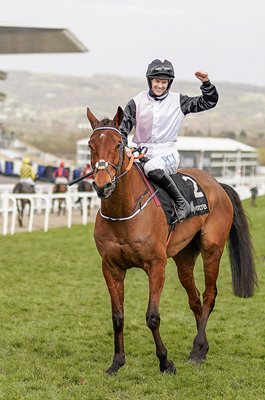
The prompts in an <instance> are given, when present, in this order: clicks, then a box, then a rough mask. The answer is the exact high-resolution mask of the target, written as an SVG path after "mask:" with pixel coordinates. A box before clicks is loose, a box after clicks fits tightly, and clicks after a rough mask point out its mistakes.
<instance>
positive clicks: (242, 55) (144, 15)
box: [0, 0, 265, 86]
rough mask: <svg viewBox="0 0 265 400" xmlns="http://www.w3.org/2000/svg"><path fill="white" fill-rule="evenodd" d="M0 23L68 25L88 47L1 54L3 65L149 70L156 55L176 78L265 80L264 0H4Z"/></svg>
mask: <svg viewBox="0 0 265 400" xmlns="http://www.w3.org/2000/svg"><path fill="white" fill-rule="evenodd" d="M0 8H1V15H0V24H1V23H2V24H3V23H4V24H11V25H16V26H20V25H22V26H39V27H51V28H68V29H70V30H71V31H72V33H74V35H75V36H76V37H77V38H78V39H79V40H80V41H81V42H82V43H83V44H84V45H85V46H86V47H87V48H88V49H89V52H88V53H84V54H82V53H72V54H55V55H50V54H34V55H0V69H1V70H5V71H10V70H24V71H32V72H47V73H56V74H57V73H59V74H64V75H76V76H89V77H91V76H93V75H95V74H108V75H116V76H117V75H118V76H124V77H130V78H134V77H135V78H143V77H145V72H146V68H147V65H148V64H149V63H150V62H151V61H152V60H153V59H155V58H160V59H168V60H170V61H171V62H172V63H173V65H174V67H175V74H176V80H183V81H196V78H195V76H194V73H195V71H197V70H199V69H202V70H204V71H207V72H208V74H209V77H210V79H211V80H212V81H213V82H217V81H218V82H235V83H246V84H254V85H257V86H265V1H264V0H222V1H214V0H189V1H183V0H181V1H180V0H93V1H92V0H45V1H43V0H41V1H40V0H8V1H7V0H0Z"/></svg>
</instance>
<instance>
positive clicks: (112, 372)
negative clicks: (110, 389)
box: [106, 363, 123, 375]
mask: <svg viewBox="0 0 265 400" xmlns="http://www.w3.org/2000/svg"><path fill="white" fill-rule="evenodd" d="M122 366H123V364H122V365H120V364H117V363H113V364H112V365H111V366H110V367H109V368H108V369H106V374H108V375H115V374H117V373H118V371H119V369H120V368H121V367H122Z"/></svg>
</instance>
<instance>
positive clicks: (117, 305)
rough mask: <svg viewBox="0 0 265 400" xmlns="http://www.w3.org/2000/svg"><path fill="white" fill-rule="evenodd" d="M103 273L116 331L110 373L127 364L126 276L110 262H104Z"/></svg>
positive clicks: (108, 370)
mask: <svg viewBox="0 0 265 400" xmlns="http://www.w3.org/2000/svg"><path fill="white" fill-rule="evenodd" d="M102 269H103V274H104V277H105V280H106V284H107V286H108V290H109V294H110V298H111V308H112V322H113V331H114V357H113V362H112V364H111V366H110V367H109V368H108V369H107V370H106V372H107V373H108V374H109V375H112V374H115V373H116V372H118V370H119V369H120V368H121V367H122V366H123V365H124V364H125V353H124V338H123V326H124V309H123V303H124V278H125V271H123V270H121V269H120V268H118V267H117V268H113V267H112V266H110V265H109V264H107V263H105V262H103V265H102Z"/></svg>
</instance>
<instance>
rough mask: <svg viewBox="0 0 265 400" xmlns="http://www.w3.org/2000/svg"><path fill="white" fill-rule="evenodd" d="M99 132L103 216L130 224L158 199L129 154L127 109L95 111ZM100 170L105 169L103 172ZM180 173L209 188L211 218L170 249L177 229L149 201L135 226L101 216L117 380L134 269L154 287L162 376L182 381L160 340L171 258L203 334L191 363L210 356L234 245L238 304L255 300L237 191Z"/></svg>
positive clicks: (94, 149) (200, 175) (187, 224)
mask: <svg viewBox="0 0 265 400" xmlns="http://www.w3.org/2000/svg"><path fill="white" fill-rule="evenodd" d="M87 117H88V119H89V121H90V123H91V126H92V128H93V130H94V132H93V133H92V135H91V137H90V140H89V147H90V151H91V164H92V168H93V170H94V182H93V186H94V189H95V190H96V191H97V194H98V196H99V197H100V198H101V213H102V214H104V215H112V216H113V217H114V218H122V217H124V216H127V215H131V214H132V213H133V211H134V210H136V208H137V207H138V208H139V207H140V203H144V202H146V200H147V199H148V198H149V197H150V191H149V190H147V189H146V184H145V182H144V181H143V179H142V178H141V176H140V175H139V173H138V170H137V167H136V166H135V164H131V163H130V159H129V157H128V155H127V154H126V151H125V145H124V143H123V140H122V136H121V135H120V134H119V132H118V127H119V125H120V124H121V121H122V118H123V111H122V109H121V108H120V107H119V108H118V110H117V113H116V115H115V116H114V119H113V120H109V119H104V120H103V121H98V120H97V118H96V117H95V116H94V115H93V114H92V113H91V111H90V110H89V109H87ZM98 166H100V168H98ZM179 172H181V173H183V174H184V175H188V176H190V177H191V178H192V179H194V181H196V182H197V183H198V185H199V186H200V187H201V188H202V190H203V192H204V193H205V196H206V197H207V200H208V206H209V212H208V213H206V214H203V215H196V216H194V217H193V218H187V219H185V220H184V221H183V222H181V223H180V224H176V225H175V229H174V230H173V231H172V232H171V238H170V242H169V243H168V233H169V225H168V223H167V219H166V216H165V213H164V212H163V210H162V208H161V207H157V206H156V204H155V202H154V200H153V199H152V200H151V201H149V203H148V204H147V206H146V207H145V208H144V209H142V210H141V211H140V212H139V213H138V214H137V215H136V216H135V217H134V218H131V219H129V220H121V221H117V220H116V221H112V220H109V219H105V218H103V217H102V216H101V213H100V212H99V213H98V214H97V217H96V222H95V229H94V238H95V242H96V245H97V249H98V251H99V254H100V255H101V258H102V271H103V275H104V277H105V280H106V284H107V287H108V290H109V294H110V299H111V307H112V320H113V330H114V357H113V361H112V363H111V366H110V367H109V368H108V370H107V373H108V374H113V373H116V372H117V371H118V370H119V369H120V368H121V367H122V366H123V365H124V363H125V352H124V338H123V326H124V279H125V276H126V271H127V269H129V268H133V267H137V268H142V269H143V270H144V271H145V272H146V274H147V276H148V281H149V302H148V307H147V312H146V322H147V325H148V327H149V328H150V330H151V332H152V335H153V338H154V342H155V347H156V355H157V357H158V360H159V366H160V371H161V372H170V373H175V372H176V368H175V365H174V363H173V361H170V360H169V359H168V357H167V349H166V347H165V345H164V343H163V341H162V339H161V336H160V330H159V327H160V314H159V303H160V297H161V293H162V290H163V286H164V281H165V267H166V264H167V258H169V257H172V258H173V259H174V261H175V263H176V265H177V271H178V276H179V280H180V282H181V284H182V286H183V287H184V288H185V290H186V292H187V294H188V300H189V305H190V308H191V310H192V311H193V313H194V316H195V321H196V327H197V333H196V336H195V339H194V341H193V346H192V349H191V352H190V355H189V359H190V360H192V361H193V362H197V363H200V362H202V361H203V360H205V359H206V354H207V352H208V349H209V345H208V341H207V338H206V325H207V321H208V318H209V316H210V314H211V312H212V310H213V308H214V304H215V298H216V295H217V288H216V281H217V277H218V271H219V264H220V259H221V256H222V253H223V251H224V247H225V245H226V243H228V249H229V254H230V264H231V270H232V283H233V290H234V294H235V295H236V296H240V297H250V296H252V295H253V292H254V287H255V285H256V284H257V277H256V271H255V265H254V262H253V249H252V243H251V239H250V235H249V227H248V220H247V217H246V215H245V213H244V210H243V207H242V204H241V201H240V199H239V196H238V194H237V193H236V192H235V190H234V189H233V188H232V187H230V186H228V185H222V184H220V183H219V182H217V181H216V180H215V179H214V178H213V177H212V176H211V175H209V174H208V173H206V172H205V171H201V170H199V169H183V170H179ZM199 253H201V256H202V260H203V268H204V276H205V290H204V293H203V296H202V301H201V298H200V293H199V291H198V289H197V287H196V285H195V279H194V274H193V270H194V266H195V262H196V259H197V257H198V255H199Z"/></svg>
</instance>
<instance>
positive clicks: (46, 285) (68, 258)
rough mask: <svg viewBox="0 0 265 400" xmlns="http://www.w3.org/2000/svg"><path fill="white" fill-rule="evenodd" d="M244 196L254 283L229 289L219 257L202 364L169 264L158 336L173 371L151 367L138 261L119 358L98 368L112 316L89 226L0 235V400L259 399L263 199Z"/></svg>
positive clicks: (263, 365)
mask: <svg viewBox="0 0 265 400" xmlns="http://www.w3.org/2000/svg"><path fill="white" fill-rule="evenodd" d="M248 203H249V202H246V203H245V206H246V208H247V210H248V213H249V215H250V218H251V222H252V231H253V232H252V234H253V242H254V246H255V250H256V264H257V271H258V276H259V280H260V286H259V289H258V290H256V293H255V296H254V297H253V298H251V299H239V298H236V297H234V296H233V294H232V285H231V273H230V267H229V264H228V261H227V256H226V254H225V255H224V257H223V259H222V266H221V270H220V275H219V279H218V291H219V294H218V297H217V301H216V306H215V309H214V312H213V314H212V315H211V318H210V320H209V323H208V330H207V333H208V340H209V344H210V350H209V353H208V358H207V361H206V362H205V363H204V364H203V365H202V366H201V367H198V366H194V365H192V364H190V363H188V362H187V357H188V355H189V352H190V350H191V346H192V341H193V339H194V336H195V322H194V318H193V315H192V313H191V311H190V309H189V307H188V304H187V296H186V293H185V291H184V290H183V289H182V287H181V286H180V284H179V281H178V278H177V274H176V271H175V267H174V264H173V262H172V261H169V262H168V266H167V278H166V283H165V288H164V291H163V295H162V301H161V308H160V312H161V334H162V337H163V340H164V342H165V344H166V346H167V348H168V354H169V358H170V359H173V360H174V362H175V364H176V366H177V369H178V372H177V375H176V376H169V375H166V374H165V375H162V374H160V372H159V368H158V361H157V358H156V356H155V349H154V344H153V340H152V336H151V333H150V331H149V329H148V328H147V327H146V324H145V312H146V307H147V300H148V287H147V278H146V276H145V274H144V273H143V271H141V270H137V269H133V270H130V271H129V272H128V275H127V277H126V296H125V349H126V365H125V366H124V367H123V368H121V370H120V371H119V373H118V375H115V376H112V377H108V376H106V374H105V372H104V371H105V369H106V368H107V367H109V365H110V363H111V360H112V356H113V335H112V321H111V312H110V302H109V295H108V292H107V289H106V286H105V282H104V279H103V276H102V273H101V262H100V258H99V256H98V254H97V251H96V248H95V244H94V241H93V234H92V232H93V225H89V226H88V227H81V226H75V227H73V228H72V229H71V230H68V229H54V230H50V231H49V232H48V233H43V232H34V233H30V234H29V233H25V234H22V233H21V234H16V235H14V236H5V237H0V254H1V256H0V257H1V267H0V268H1V290H0V300H1V301H0V305H1V308H0V321H1V330H0V399H4V400H39V399H46V400H47V399H54V400H55V399H56V400H57V399H58V400H62V399H78V400H82V399H89V400H114V399H115V400H121V399H123V400H127V399H130V400H142V399H148V400H157V399H172V400H173V399H185V400H186V399H196V400H202V399H203V400H204V399H209V400H213V399H225V400H227V399H231V400H232V399H233V400H236V399H240V400H241V399H264V398H265V385H264V382H265V324H264V321H265V320H264V307H265V306H264V304H265V289H264V281H265V244H264V236H265V235H264V221H265V218H264V217H265V197H259V198H258V199H257V207H255V208H254V207H253V208H249V206H248ZM200 265H201V264H200V262H199V264H198V268H197V269H196V271H197V272H196V274H197V281H198V286H199V288H200V290H201V291H202V290H203V277H202V271H201V266H200Z"/></svg>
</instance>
